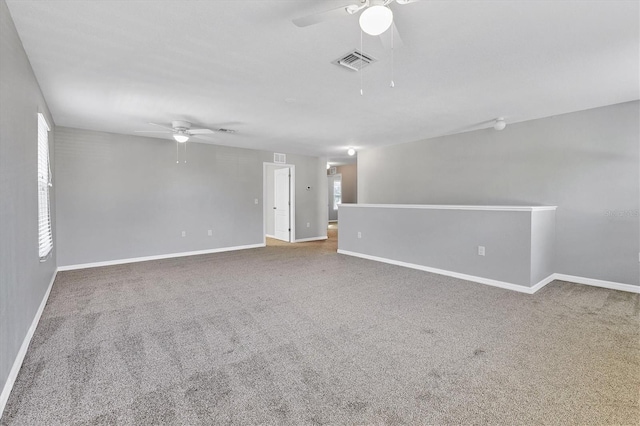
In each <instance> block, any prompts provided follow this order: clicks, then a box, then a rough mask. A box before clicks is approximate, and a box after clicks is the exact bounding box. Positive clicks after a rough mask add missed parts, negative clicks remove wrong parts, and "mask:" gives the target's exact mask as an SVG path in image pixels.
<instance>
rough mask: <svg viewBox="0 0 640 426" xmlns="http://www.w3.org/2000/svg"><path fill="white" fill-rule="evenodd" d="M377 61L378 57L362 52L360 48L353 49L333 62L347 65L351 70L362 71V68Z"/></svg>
mask: <svg viewBox="0 0 640 426" xmlns="http://www.w3.org/2000/svg"><path fill="white" fill-rule="evenodd" d="M376 61H377V59H375V58H374V57H373V56H370V55H367V54H365V53H362V52H360V51H359V50H352V51H351V52H349V53H347V54H346V55H344V56H342V57H340V58H338V59H336V60H335V61H333V62H332V63H333V64H336V65H338V66H341V67H345V68H347V69H349V70H351V71H360V70H361V69H362V68H364V67H366V66H369V65H371V64H372V63H374V62H376Z"/></svg>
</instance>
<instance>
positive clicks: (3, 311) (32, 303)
mask: <svg viewBox="0 0 640 426" xmlns="http://www.w3.org/2000/svg"><path fill="white" fill-rule="evenodd" d="M39 112H40V113H43V114H45V116H46V117H47V121H48V123H49V126H50V127H51V128H52V130H53V129H54V122H53V120H52V118H51V115H50V114H49V110H48V108H47V104H46V102H45V100H44V98H43V96H42V92H41V91H40V87H39V85H38V82H37V80H36V77H35V75H34V73H33V70H32V68H31V64H30V63H29V60H28V58H27V55H26V53H25V51H24V48H23V46H22V43H21V41H20V38H19V37H18V34H17V32H16V29H15V26H14V24H13V21H12V20H11V15H10V14H9V10H8V8H7V5H6V3H5V2H4V1H3V0H2V1H0V190H1V194H2V196H1V197H0V236H1V237H0V389H4V387H5V385H6V383H7V378H8V376H9V373H10V371H11V367H12V366H13V363H14V361H15V360H16V356H17V355H18V352H19V350H20V347H21V346H22V343H23V341H24V339H25V336H26V335H27V332H28V330H29V327H30V326H31V324H32V322H33V320H34V318H35V315H36V312H37V311H38V308H39V306H40V304H41V302H42V300H43V298H44V295H45V294H46V291H47V288H48V286H49V283H50V282H51V279H52V278H53V276H54V274H55V269H56V247H57V236H56V234H55V219H56V218H55V204H56V199H55V194H54V193H53V191H52V193H51V210H52V218H51V219H52V222H53V223H52V225H53V226H54V235H53V251H52V253H51V255H50V257H49V258H48V259H47V260H46V261H44V262H40V260H39V258H38V192H37V188H38V184H37V167H38V166H37V160H38V150H37V145H38V115H37V114H38V113H39ZM54 141H55V133H54V131H51V132H50V133H49V146H50V152H51V153H53V150H54V145H55V144H54ZM51 160H52V161H53V154H51ZM53 184H54V187H55V186H56V185H57V180H56V176H55V174H54V177H53ZM1 408H2V404H0V411H1Z"/></svg>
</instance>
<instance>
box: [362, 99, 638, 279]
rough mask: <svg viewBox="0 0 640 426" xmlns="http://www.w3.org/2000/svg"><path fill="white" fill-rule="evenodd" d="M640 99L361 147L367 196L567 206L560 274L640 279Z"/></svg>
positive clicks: (559, 216)
mask: <svg viewBox="0 0 640 426" xmlns="http://www.w3.org/2000/svg"><path fill="white" fill-rule="evenodd" d="M639 114H640V103H639V102H637V101H636V102H629V103H624V104H618V105H612V106H608V107H603V108H596V109H591V110H587V111H580V112H575V113H571V114H564V115H559V116H555V117H550V118H544V119H539V120H532V121H527V122H522V123H517V124H511V125H508V126H507V128H506V129H505V130H503V131H501V132H498V131H495V130H493V129H485V130H478V131H474V132H469V133H463V134H457V135H451V136H444V137H439V138H433V139H429V140H423V141H418V142H412V143H405V144H400V145H394V146H388V147H382V148H377V149H370V150H363V151H360V152H358V198H359V199H358V201H359V202H360V203H400V204H489V205H491V204H493V205H498V204H515V205H557V206H558V210H557V212H556V258H555V267H556V271H555V272H557V273H562V274H568V275H575V276H579V277H586V278H594V279H601V280H607V281H613V282H619V283H624V284H632V285H639V284H640V283H639V281H640V274H639V265H638V252H639V251H640V242H639V239H638V235H639V233H640V230H639V223H638V222H639V221H638V209H639V194H640V188H639V186H640V181H639V178H638V177H639V174H640V167H639V162H638V158H639V151H640V147H639V145H640V118H639Z"/></svg>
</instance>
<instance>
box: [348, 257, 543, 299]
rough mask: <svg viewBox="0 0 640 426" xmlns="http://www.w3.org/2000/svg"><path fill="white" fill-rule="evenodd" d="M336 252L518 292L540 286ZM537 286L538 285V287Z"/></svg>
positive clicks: (529, 291) (524, 291) (531, 291)
mask: <svg viewBox="0 0 640 426" xmlns="http://www.w3.org/2000/svg"><path fill="white" fill-rule="evenodd" d="M338 253H339V254H346V255H347V256H355V257H361V258H363V259H368V260H375V261H377V262H383V263H389V264H391V265H397V266H404V267H406V268H411V269H418V270H420V271H426V272H431V273H434V274H439V275H446V276H448V277H454V278H460V279H462V280H467V281H473V282H476V283H480V284H486V285H490V286H493V287H500V288H504V289H507V290H514V291H518V292H520V293H527V294H533V293H534V292H535V291H536V290H538V288H541V287H542V286H541V285H540V283H538V284H536V285H535V286H534V287H525V286H523V285H518V284H512V283H508V282H505V281H498V280H492V279H489V278H482V277H476V276H474V275H467V274H461V273H458V272H452V271H447V270H444V269H437V268H431V267H429V266H423V265H418V264H415V263H408V262H401V261H399V260H393V259H387V258H384V257H378V256H371V255H368V254H362V253H356V252H353V251H347V250H340V249H338ZM543 281H544V280H543ZM541 282H542V281H541ZM545 284H546V283H545ZM538 286H540V287H538ZM536 287H538V288H536ZM534 288H535V290H534Z"/></svg>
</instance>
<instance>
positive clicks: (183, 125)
mask: <svg viewBox="0 0 640 426" xmlns="http://www.w3.org/2000/svg"><path fill="white" fill-rule="evenodd" d="M171 127H173V128H174V130H177V131H180V130H183V131H184V130H189V129H190V128H191V123H189V122H188V121H181V120H176V121H172V122H171Z"/></svg>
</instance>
